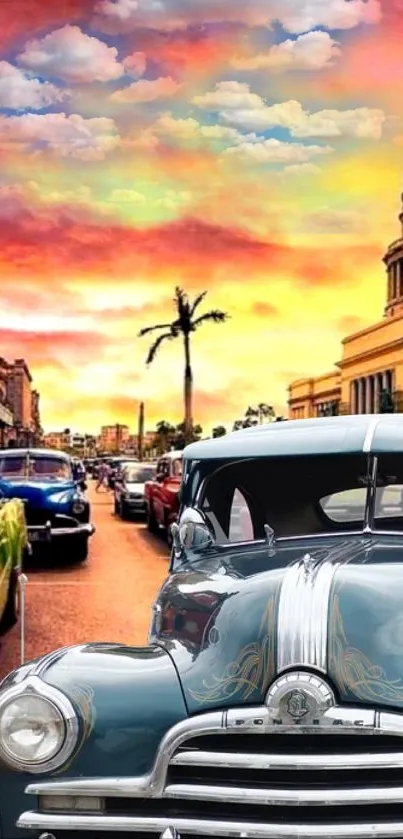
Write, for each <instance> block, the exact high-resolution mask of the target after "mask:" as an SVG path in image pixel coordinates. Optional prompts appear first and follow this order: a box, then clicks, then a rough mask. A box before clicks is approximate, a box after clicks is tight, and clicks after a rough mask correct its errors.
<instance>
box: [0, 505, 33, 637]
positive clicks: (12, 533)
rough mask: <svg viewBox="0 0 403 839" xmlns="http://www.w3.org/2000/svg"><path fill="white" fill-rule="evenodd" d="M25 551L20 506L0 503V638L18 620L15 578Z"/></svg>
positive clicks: (24, 526) (25, 533)
mask: <svg viewBox="0 0 403 839" xmlns="http://www.w3.org/2000/svg"><path fill="white" fill-rule="evenodd" d="M27 547H28V534H27V527H26V522H25V515H24V503H23V502H22V501H20V500H19V499H17V498H14V499H12V500H11V501H5V502H3V503H1V502H0V635H4V634H5V633H6V632H8V630H9V629H11V627H13V626H14V624H15V623H16V622H17V620H18V612H19V608H18V601H19V586H18V578H19V575H20V574H21V571H22V561H23V556H24V552H25V551H26V550H27Z"/></svg>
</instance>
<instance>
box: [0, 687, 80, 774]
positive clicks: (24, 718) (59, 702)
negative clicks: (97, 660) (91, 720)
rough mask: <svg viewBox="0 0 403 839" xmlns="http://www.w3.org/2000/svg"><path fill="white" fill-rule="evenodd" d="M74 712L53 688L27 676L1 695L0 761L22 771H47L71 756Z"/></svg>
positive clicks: (75, 729)
mask: <svg viewBox="0 0 403 839" xmlns="http://www.w3.org/2000/svg"><path fill="white" fill-rule="evenodd" d="M78 733H79V726H78V719H77V715H76V712H75V710H74V708H73V706H72V704H71V702H70V700H69V699H67V697H66V696H65V695H64V694H63V693H61V692H60V691H59V690H57V689H56V688H53V687H51V686H50V685H47V684H46V683H45V682H42V680H41V679H39V678H38V677H37V676H31V677H29V678H28V679H27V680H26V681H25V682H22V683H21V684H20V685H18V686H17V687H15V688H11V689H10V690H8V691H5V692H4V695H3V696H0V759H1V760H2V761H3V762H4V763H7V764H8V765H9V766H11V767H12V768H13V769H18V770H20V771H21V772H33V773H40V772H49V771H50V770H55V769H57V768H59V767H60V766H62V765H63V764H64V763H65V762H66V761H67V760H68V758H69V757H70V756H71V754H72V752H73V751H74V748H75V746H76V744H77V740H78Z"/></svg>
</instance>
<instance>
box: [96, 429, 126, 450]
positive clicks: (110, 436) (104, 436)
mask: <svg viewBox="0 0 403 839" xmlns="http://www.w3.org/2000/svg"><path fill="white" fill-rule="evenodd" d="M129 437H130V430H129V426H128V425H121V424H120V423H116V424H115V425H103V426H102V428H101V434H100V436H99V441H98V442H99V448H100V449H101V450H102V451H104V452H110V453H114V452H119V451H121V450H124V449H125V447H126V445H127V442H128V440H129Z"/></svg>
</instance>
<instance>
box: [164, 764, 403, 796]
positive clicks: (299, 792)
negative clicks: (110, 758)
mask: <svg viewBox="0 0 403 839" xmlns="http://www.w3.org/2000/svg"><path fill="white" fill-rule="evenodd" d="M346 760H348V755H346ZM163 798H174V799H183V800H186V801H226V802H228V803H230V804H248V805H250V804H256V805H257V806H258V805H263V806H267V807H272V806H274V807H276V806H280V807H303V806H306V807H311V806H313V807H326V806H327V805H329V807H333V806H335V807H338V806H340V807H343V806H344V807H346V806H348V805H350V804H354V806H355V805H357V806H358V805H366V804H380V803H385V804H401V803H402V802H403V787H376V788H373V787H369V788H360V787H352V788H351V789H331V788H330V789H329V788H328V787H325V788H323V789H293V790H290V789H271V788H270V787H264V788H263V789H253V788H248V787H227V786H221V785H220V783H219V782H217V786H211V785H207V784H206V785H204V784H170V785H169V786H167V787H166V788H165V790H164V795H163Z"/></svg>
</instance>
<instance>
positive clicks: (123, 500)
mask: <svg viewBox="0 0 403 839" xmlns="http://www.w3.org/2000/svg"><path fill="white" fill-rule="evenodd" d="M155 472H156V465H155V464H154V463H140V462H133V463H125V464H124V465H123V468H122V469H120V470H119V472H118V474H117V475H116V478H115V486H114V512H115V515H119V516H120V517H121V518H122V519H127V518H128V517H129V516H133V515H143V516H144V514H145V512H146V509H147V508H146V501H145V495H144V485H145V483H146V481H152V480H153V478H154V476H155Z"/></svg>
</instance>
